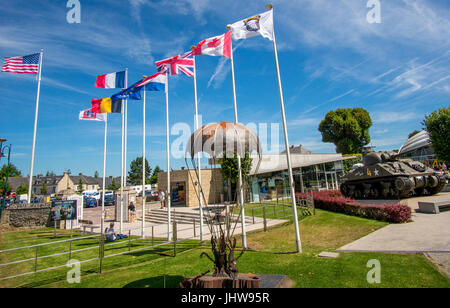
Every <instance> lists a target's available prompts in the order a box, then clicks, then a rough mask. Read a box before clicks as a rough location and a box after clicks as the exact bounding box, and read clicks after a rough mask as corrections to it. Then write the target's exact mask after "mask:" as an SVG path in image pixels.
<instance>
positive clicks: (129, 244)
mask: <svg viewBox="0 0 450 308" xmlns="http://www.w3.org/2000/svg"><path fill="white" fill-rule="evenodd" d="M128 251H131V229H130V230H128Z"/></svg>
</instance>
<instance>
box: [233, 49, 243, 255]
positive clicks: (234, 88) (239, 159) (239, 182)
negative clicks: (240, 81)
mask: <svg viewBox="0 0 450 308" xmlns="http://www.w3.org/2000/svg"><path fill="white" fill-rule="evenodd" d="M230 63H231V80H232V84H233V104H234V123H235V124H238V123H239V121H238V113H237V102H236V83H235V77H234V58H233V42H232V41H231V57H230ZM244 148H245V147H244ZM236 153H237V161H238V170H239V181H238V185H239V187H238V189H239V203H240V205H241V226H242V246H243V247H244V248H247V234H246V231H245V229H246V228H245V209H244V207H245V206H244V192H243V189H242V165H241V156H240V154H239V143H238V148H237V149H236Z"/></svg>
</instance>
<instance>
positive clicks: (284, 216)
mask: <svg viewBox="0 0 450 308" xmlns="http://www.w3.org/2000/svg"><path fill="white" fill-rule="evenodd" d="M283 218H286V208H285V207H284V202H283Z"/></svg>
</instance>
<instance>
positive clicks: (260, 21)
mask: <svg viewBox="0 0 450 308" xmlns="http://www.w3.org/2000/svg"><path fill="white" fill-rule="evenodd" d="M228 27H229V28H230V29H231V30H232V31H233V32H232V33H231V37H232V38H233V40H235V41H236V40H240V39H246V38H249V37H253V36H257V35H262V36H263V37H265V38H267V39H269V40H271V41H273V36H274V35H273V10H270V11H268V12H266V13H262V14H259V15H255V16H252V17H249V18H246V19H244V20H241V21H238V22H235V23H234V24H232V25H228Z"/></svg>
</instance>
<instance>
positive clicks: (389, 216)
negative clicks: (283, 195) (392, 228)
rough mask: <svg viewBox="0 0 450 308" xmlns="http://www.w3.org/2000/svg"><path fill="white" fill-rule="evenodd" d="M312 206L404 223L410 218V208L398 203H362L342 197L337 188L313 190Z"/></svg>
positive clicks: (301, 196) (298, 196)
mask: <svg viewBox="0 0 450 308" xmlns="http://www.w3.org/2000/svg"><path fill="white" fill-rule="evenodd" d="M307 194H308V193H297V194H296V197H297V198H305V197H306V195H307ZM313 198H314V206H315V207H316V208H319V209H323V210H328V211H333V212H338V213H343V214H347V215H352V216H359V217H364V218H369V219H376V220H381V221H387V222H391V223H404V222H408V221H410V219H411V208H410V207H408V206H407V205H403V204H400V203H395V204H362V203H358V202H357V201H355V200H353V199H350V198H347V197H344V196H342V195H341V192H340V191H339V190H330V191H319V192H313Z"/></svg>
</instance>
